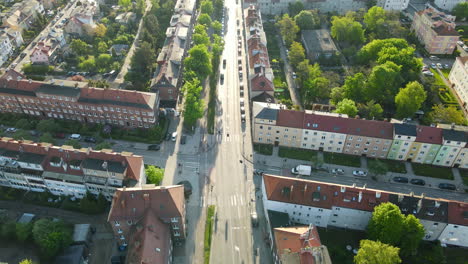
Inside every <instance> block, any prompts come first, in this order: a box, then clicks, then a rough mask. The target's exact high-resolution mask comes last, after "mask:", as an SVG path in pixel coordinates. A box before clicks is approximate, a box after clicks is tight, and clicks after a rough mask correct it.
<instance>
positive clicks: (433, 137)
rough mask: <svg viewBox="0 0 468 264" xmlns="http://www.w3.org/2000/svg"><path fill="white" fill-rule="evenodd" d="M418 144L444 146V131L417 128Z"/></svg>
mask: <svg viewBox="0 0 468 264" xmlns="http://www.w3.org/2000/svg"><path fill="white" fill-rule="evenodd" d="M416 142H422V143H430V144H442V129H441V128H438V127H428V126H417V128H416Z"/></svg>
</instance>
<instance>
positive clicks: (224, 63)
mask: <svg viewBox="0 0 468 264" xmlns="http://www.w3.org/2000/svg"><path fill="white" fill-rule="evenodd" d="M223 69H226V59H224V60H223Z"/></svg>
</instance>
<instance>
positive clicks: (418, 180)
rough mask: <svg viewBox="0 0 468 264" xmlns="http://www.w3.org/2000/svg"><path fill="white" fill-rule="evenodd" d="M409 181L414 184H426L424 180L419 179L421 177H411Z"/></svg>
mask: <svg viewBox="0 0 468 264" xmlns="http://www.w3.org/2000/svg"><path fill="white" fill-rule="evenodd" d="M410 183H411V184H414V185H421V186H424V185H426V182H425V181H424V180H421V179H411V180H410Z"/></svg>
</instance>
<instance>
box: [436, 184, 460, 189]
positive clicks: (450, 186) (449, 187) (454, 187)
mask: <svg viewBox="0 0 468 264" xmlns="http://www.w3.org/2000/svg"><path fill="white" fill-rule="evenodd" d="M439 189H444V190H451V191H455V190H456V189H457V187H456V186H455V185H453V184H451V183H440V184H439Z"/></svg>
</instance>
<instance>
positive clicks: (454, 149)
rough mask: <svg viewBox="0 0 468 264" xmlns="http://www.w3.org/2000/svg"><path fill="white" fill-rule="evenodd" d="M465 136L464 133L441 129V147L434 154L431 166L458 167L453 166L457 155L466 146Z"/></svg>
mask: <svg viewBox="0 0 468 264" xmlns="http://www.w3.org/2000/svg"><path fill="white" fill-rule="evenodd" d="M467 139H468V138H467V134H466V132H465V131H457V130H454V129H442V146H441V147H440V149H439V151H438V152H437V154H436V157H435V159H434V162H433V164H434V165H438V166H445V167H452V166H455V165H456V166H457V167H459V166H460V164H459V163H457V164H454V162H455V160H456V158H457V156H458V154H459V153H460V151H461V150H462V149H464V148H465V146H466V141H467Z"/></svg>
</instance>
